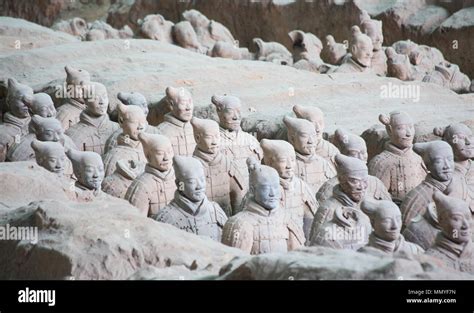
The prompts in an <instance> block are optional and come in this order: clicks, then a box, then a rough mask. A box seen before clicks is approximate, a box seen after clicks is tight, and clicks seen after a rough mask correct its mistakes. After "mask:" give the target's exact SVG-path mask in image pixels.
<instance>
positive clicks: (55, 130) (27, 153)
mask: <svg viewBox="0 0 474 313" xmlns="http://www.w3.org/2000/svg"><path fill="white" fill-rule="evenodd" d="M35 139H38V140H39V141H43V142H44V141H52V142H58V143H60V144H61V145H62V146H63V147H65V149H66V150H67V149H74V150H77V147H76V145H75V144H74V142H73V141H72V139H71V138H69V137H68V136H66V135H65V134H64V130H63V128H62V126H61V122H59V121H58V120H57V119H56V118H54V117H41V116H39V115H33V117H32V118H31V122H30V133H29V134H28V135H26V136H25V137H23V138H22V139H21V140H20V142H19V143H15V144H13V145H12V146H11V148H10V149H9V150H8V153H7V160H9V161H11V162H16V161H29V160H33V159H34V158H35V153H34V151H33V148H32V147H31V142H32V141H33V140H35ZM66 172H67V174H72V167H71V166H68V167H67V171H66Z"/></svg>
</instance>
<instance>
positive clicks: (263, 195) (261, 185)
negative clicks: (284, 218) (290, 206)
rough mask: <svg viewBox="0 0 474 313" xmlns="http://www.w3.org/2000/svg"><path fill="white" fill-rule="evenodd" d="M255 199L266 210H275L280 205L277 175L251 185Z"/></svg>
mask: <svg viewBox="0 0 474 313" xmlns="http://www.w3.org/2000/svg"><path fill="white" fill-rule="evenodd" d="M250 188H251V191H250V192H251V193H253V194H254V197H255V201H256V202H257V203H258V204H260V205H261V206H263V207H264V208H265V209H267V210H269V211H270V210H275V209H278V207H279V206H280V198H281V190H280V181H279V179H278V177H268V179H263V180H262V181H258V182H257V183H256V184H255V186H251V187H250Z"/></svg>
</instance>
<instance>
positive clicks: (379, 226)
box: [372, 208, 402, 241]
mask: <svg viewBox="0 0 474 313" xmlns="http://www.w3.org/2000/svg"><path fill="white" fill-rule="evenodd" d="M372 225H373V227H374V233H375V235H376V236H377V237H379V238H380V239H383V240H386V241H394V240H396V239H397V238H398V237H399V236H400V230H401V228H402V214H401V213H400V210H399V209H398V208H395V210H393V209H391V210H381V211H380V212H375V217H374V222H373V224H372Z"/></svg>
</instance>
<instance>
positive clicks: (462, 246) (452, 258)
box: [426, 191, 474, 274]
mask: <svg viewBox="0 0 474 313" xmlns="http://www.w3.org/2000/svg"><path fill="white" fill-rule="evenodd" d="M433 199H434V201H435V203H436V210H437V212H438V219H439V224H440V226H441V232H440V233H439V234H438V236H437V237H436V240H435V243H434V245H433V246H432V247H431V248H430V249H428V250H427V251H426V254H427V255H430V256H433V257H435V258H437V259H438V260H439V261H440V262H441V264H443V265H444V266H447V267H450V268H453V269H455V270H458V271H461V272H468V273H470V274H474V248H473V246H472V239H471V237H472V234H471V211H470V210H469V207H468V205H467V203H465V202H463V201H462V200H459V199H456V198H452V197H449V196H446V195H444V194H443V193H441V192H439V191H437V192H436V193H435V194H434V196H433Z"/></svg>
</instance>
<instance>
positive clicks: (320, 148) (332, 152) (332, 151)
mask: <svg viewBox="0 0 474 313" xmlns="http://www.w3.org/2000/svg"><path fill="white" fill-rule="evenodd" d="M339 153H340V152H339V149H337V148H336V146H335V145H333V144H332V143H330V142H329V141H327V140H324V139H321V140H320V141H319V143H318V144H317V145H316V155H318V156H320V157H322V158H324V159H326V161H328V162H329V163H330V164H331V165H332V166H333V168H334V171H335V170H336V161H335V159H334V158H335V156H336V154H339Z"/></svg>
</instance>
